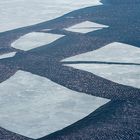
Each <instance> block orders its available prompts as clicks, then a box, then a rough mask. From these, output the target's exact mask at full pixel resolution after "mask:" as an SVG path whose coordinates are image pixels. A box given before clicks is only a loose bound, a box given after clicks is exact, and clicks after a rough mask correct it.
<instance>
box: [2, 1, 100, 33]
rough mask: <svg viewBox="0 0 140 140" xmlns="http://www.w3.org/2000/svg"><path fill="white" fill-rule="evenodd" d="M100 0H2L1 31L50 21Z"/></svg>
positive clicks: (96, 3) (97, 3) (97, 2)
mask: <svg viewBox="0 0 140 140" xmlns="http://www.w3.org/2000/svg"><path fill="white" fill-rule="evenodd" d="M99 4H101V2H100V0H86V1H85V0H78V1H75V0H41V1H39V0H20V1H18V0H0V19H1V20H0V27H1V28H0V32H4V31H7V30H12V29H15V28H20V27H23V26H28V25H32V24H37V23H40V22H44V21H49V20H52V19H54V18H57V17H60V16H62V15H64V14H66V13H69V12H71V11H73V10H77V9H80V8H85V7H88V6H94V5H99Z"/></svg>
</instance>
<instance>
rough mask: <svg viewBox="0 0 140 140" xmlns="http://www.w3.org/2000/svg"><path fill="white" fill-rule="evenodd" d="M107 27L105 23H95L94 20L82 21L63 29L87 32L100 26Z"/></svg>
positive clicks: (98, 28) (100, 27)
mask: <svg viewBox="0 0 140 140" xmlns="http://www.w3.org/2000/svg"><path fill="white" fill-rule="evenodd" d="M107 27H108V26H106V25H102V24H97V23H95V22H90V21H84V22H82V23H79V24H76V25H74V26H71V27H69V28H66V29H65V30H67V31H71V32H79V33H88V32H92V31H96V30H100V29H102V28H107Z"/></svg>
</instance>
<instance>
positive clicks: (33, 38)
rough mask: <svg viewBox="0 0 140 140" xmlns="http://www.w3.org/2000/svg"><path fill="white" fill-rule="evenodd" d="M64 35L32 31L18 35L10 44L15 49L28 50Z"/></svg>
mask: <svg viewBox="0 0 140 140" xmlns="http://www.w3.org/2000/svg"><path fill="white" fill-rule="evenodd" d="M63 36H64V35H58V34H50V33H41V32H32V33H29V34H26V35H24V36H22V37H20V38H19V39H18V40H16V41H15V42H13V43H12V44H11V46H12V47H13V48H16V49H20V50H25V51H28V50H30V49H34V48H37V47H39V46H43V45H47V44H50V43H52V42H54V41H56V40H57V39H59V38H61V37H63Z"/></svg>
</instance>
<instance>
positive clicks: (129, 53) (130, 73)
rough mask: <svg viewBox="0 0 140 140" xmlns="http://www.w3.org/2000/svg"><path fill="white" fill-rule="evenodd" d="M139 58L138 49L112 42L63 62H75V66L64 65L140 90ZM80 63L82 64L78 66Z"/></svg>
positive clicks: (139, 50)
mask: <svg viewBox="0 0 140 140" xmlns="http://www.w3.org/2000/svg"><path fill="white" fill-rule="evenodd" d="M139 56H140V48H137V47H134V46H131V45H127V44H122V43H118V42H114V43H111V44H109V45H107V46H105V47H102V48H101V49H98V50H95V51H91V52H88V53H84V54H80V55H77V56H73V57H70V58H67V59H65V60H63V61H64V62H75V63H76V62H77V64H65V65H67V66H71V67H74V68H76V69H81V70H85V71H88V72H91V73H93V74H96V75H98V76H101V77H103V78H106V79H108V80H111V81H114V82H117V83H120V84H124V85H129V86H133V87H137V88H140V84H139V83H140V57H139ZM80 62H82V63H81V64H80ZM88 62H89V63H88ZM92 62H93V63H92ZM98 62H99V63H98ZM106 62H107V63H106ZM108 62H109V63H110V64H109V63H108ZM113 63H114V64H113Z"/></svg>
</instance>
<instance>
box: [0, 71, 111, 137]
mask: <svg viewBox="0 0 140 140" xmlns="http://www.w3.org/2000/svg"><path fill="white" fill-rule="evenodd" d="M0 91H1V92H0V114H1V115H0V126H1V127H3V128H6V129H8V130H10V131H13V132H16V133H19V134H22V135H24V136H27V137H31V138H39V137H43V136H45V135H47V134H50V133H53V132H55V131H57V130H60V129H62V128H64V127H66V126H68V125H70V124H72V123H74V122H76V121H78V120H80V119H82V118H84V117H85V116H87V115H88V114H90V113H91V112H93V111H94V110H96V109H97V108H99V107H100V106H102V105H104V104H106V103H107V102H109V100H108V99H104V98H99V97H95V96H90V95H87V94H84V93H78V92H75V91H72V90H70V89H67V88H65V87H63V86H61V85H58V84H56V83H54V82H52V81H50V80H49V79H47V78H43V77H40V76H37V75H33V74H31V73H28V72H24V71H18V72H17V73H16V74H15V75H14V76H12V77H11V78H9V79H8V80H6V81H5V82H3V83H1V84H0Z"/></svg>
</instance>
